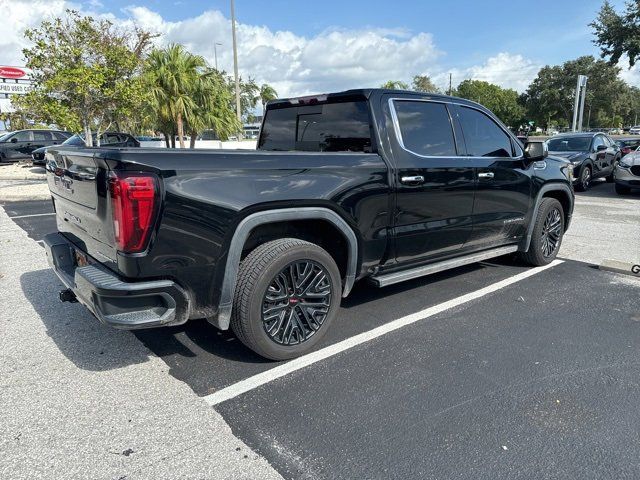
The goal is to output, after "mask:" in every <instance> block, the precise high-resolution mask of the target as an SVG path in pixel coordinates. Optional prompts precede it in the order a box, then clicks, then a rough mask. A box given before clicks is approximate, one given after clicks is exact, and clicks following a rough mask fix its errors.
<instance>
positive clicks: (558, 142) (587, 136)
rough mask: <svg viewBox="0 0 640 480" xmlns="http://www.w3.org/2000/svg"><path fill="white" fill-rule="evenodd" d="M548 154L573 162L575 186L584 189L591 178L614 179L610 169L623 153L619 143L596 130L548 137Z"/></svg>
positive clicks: (577, 188) (610, 180)
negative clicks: (594, 131)
mask: <svg viewBox="0 0 640 480" xmlns="http://www.w3.org/2000/svg"><path fill="white" fill-rule="evenodd" d="M547 147H548V148H549V154H551V155H554V156H558V157H562V158H565V159H567V160H568V161H570V162H571V163H572V165H573V176H574V185H575V189H576V190H578V191H580V192H584V191H585V190H587V189H588V188H589V187H590V186H591V182H592V181H593V179H594V178H601V177H605V178H606V179H607V182H612V181H613V169H614V167H615V165H616V163H617V162H618V161H619V160H620V158H621V157H622V153H621V151H620V148H619V147H618V145H617V144H616V143H615V142H614V141H613V140H611V139H610V138H609V137H608V136H607V135H605V134H604V133H601V132H596V133H592V132H589V133H565V134H560V135H557V136H555V137H553V138H550V139H549V140H547Z"/></svg>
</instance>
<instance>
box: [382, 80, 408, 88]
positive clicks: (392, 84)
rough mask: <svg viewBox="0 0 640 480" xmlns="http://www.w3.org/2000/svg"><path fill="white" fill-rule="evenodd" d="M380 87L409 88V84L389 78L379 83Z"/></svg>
mask: <svg viewBox="0 0 640 480" xmlns="http://www.w3.org/2000/svg"><path fill="white" fill-rule="evenodd" d="M380 88H386V89H389V90H409V85H408V84H406V83H405V82H402V81H400V80H389V81H387V82H385V83H383V84H382V85H380Z"/></svg>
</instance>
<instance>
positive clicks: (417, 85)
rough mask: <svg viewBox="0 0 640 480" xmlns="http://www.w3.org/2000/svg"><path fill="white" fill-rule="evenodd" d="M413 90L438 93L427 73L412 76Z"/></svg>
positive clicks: (438, 90)
mask: <svg viewBox="0 0 640 480" xmlns="http://www.w3.org/2000/svg"><path fill="white" fill-rule="evenodd" d="M412 87H413V90H415V91H416V92H425V93H440V89H439V88H438V87H436V85H435V83H433V81H432V80H431V77H429V75H416V76H415V77H413V83H412Z"/></svg>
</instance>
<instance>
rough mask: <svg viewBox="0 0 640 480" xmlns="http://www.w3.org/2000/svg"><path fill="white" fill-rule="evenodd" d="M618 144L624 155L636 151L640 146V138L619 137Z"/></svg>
mask: <svg viewBox="0 0 640 480" xmlns="http://www.w3.org/2000/svg"><path fill="white" fill-rule="evenodd" d="M616 144H617V145H618V147H619V148H620V153H621V154H622V156H623V157H624V156H625V155H627V154H628V153H631V152H633V151H635V150H636V149H637V148H638V147H640V138H619V139H618V140H616Z"/></svg>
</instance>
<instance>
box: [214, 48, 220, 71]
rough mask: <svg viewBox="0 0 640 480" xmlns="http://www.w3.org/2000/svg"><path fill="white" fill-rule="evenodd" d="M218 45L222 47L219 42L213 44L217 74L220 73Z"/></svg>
mask: <svg viewBox="0 0 640 480" xmlns="http://www.w3.org/2000/svg"><path fill="white" fill-rule="evenodd" d="M218 45H220V46H222V44H221V43H219V42H213V56H214V58H215V59H216V72H217V71H218Z"/></svg>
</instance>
